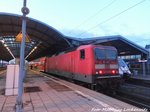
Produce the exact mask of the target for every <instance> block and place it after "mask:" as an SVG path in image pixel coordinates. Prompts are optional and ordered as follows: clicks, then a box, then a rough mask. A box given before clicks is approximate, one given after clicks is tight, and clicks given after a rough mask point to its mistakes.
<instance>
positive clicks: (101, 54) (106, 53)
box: [94, 48, 117, 60]
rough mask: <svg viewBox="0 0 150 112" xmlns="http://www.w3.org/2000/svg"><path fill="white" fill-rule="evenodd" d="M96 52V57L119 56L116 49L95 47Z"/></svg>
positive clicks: (109, 57) (110, 57)
mask: <svg viewBox="0 0 150 112" xmlns="http://www.w3.org/2000/svg"><path fill="white" fill-rule="evenodd" d="M94 52H95V58H96V59H113V60H114V59H116V58H117V53H116V51H115V50H111V49H99V48H95V49H94Z"/></svg>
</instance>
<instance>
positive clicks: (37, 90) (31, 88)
mask: <svg viewBox="0 0 150 112" xmlns="http://www.w3.org/2000/svg"><path fill="white" fill-rule="evenodd" d="M40 91H42V90H41V89H40V87H38V86H33V87H24V92H25V93H31V92H40Z"/></svg>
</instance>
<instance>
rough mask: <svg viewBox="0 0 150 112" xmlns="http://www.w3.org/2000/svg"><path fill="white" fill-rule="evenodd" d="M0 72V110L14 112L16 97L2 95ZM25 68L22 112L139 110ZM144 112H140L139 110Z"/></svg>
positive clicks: (129, 111)
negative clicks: (26, 70) (27, 70)
mask: <svg viewBox="0 0 150 112" xmlns="http://www.w3.org/2000/svg"><path fill="white" fill-rule="evenodd" d="M5 74H6V73H5V72H2V73H1V74H0V77H1V78H0V111H1V112H15V103H16V96H5V95H4V88H5ZM43 75H44V74H43V73H40V72H34V71H29V72H27V75H26V78H25V80H24V94H23V103H24V105H23V108H24V112H104V111H107V112H123V111H125V112H135V111H136V112H138V111H139V112H141V110H140V109H139V108H137V107H135V106H132V105H130V104H127V103H124V102H122V101H119V100H116V99H114V98H111V97H109V96H106V95H103V94H101V93H98V92H95V91H92V90H89V89H87V88H84V87H81V86H78V85H75V84H73V83H70V82H67V81H64V80H61V79H57V78H54V77H50V78H49V77H46V76H43ZM142 112H144V111H142Z"/></svg>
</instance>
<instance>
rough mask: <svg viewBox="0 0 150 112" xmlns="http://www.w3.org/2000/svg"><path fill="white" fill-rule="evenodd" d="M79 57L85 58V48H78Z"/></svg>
mask: <svg viewBox="0 0 150 112" xmlns="http://www.w3.org/2000/svg"><path fill="white" fill-rule="evenodd" d="M80 59H85V50H84V49H82V50H80Z"/></svg>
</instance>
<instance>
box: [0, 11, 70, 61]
mask: <svg viewBox="0 0 150 112" xmlns="http://www.w3.org/2000/svg"><path fill="white" fill-rule="evenodd" d="M21 27H22V16H20V15H16V14H9V13H0V59H2V60H7V61H8V60H11V59H13V58H14V57H15V58H19V56H20V45H21V44H20V43H19V42H16V41H15V38H16V36H17V35H18V34H19V33H20V32H21ZM26 33H27V34H28V36H29V38H30V40H31V42H30V43H26V45H25V57H26V59H27V60H29V61H30V60H33V59H36V58H39V57H42V56H46V55H52V54H55V53H58V52H61V51H64V50H65V49H67V48H68V47H70V46H71V45H70V43H68V41H67V40H66V39H65V38H64V36H63V35H62V34H61V33H60V32H58V31H57V30H55V29H54V28H52V27H51V26H49V25H47V24H45V23H42V22H40V21H38V20H35V19H32V18H27V31H26Z"/></svg>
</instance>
